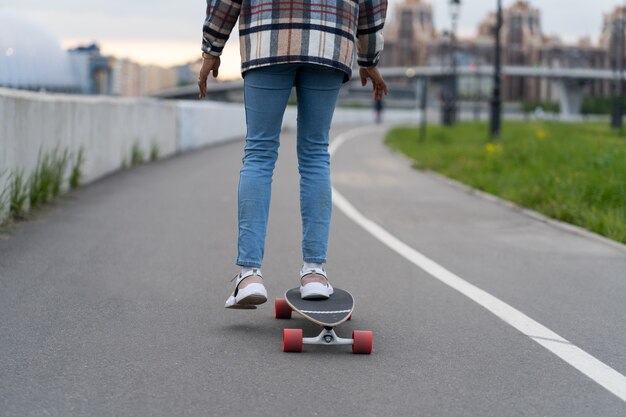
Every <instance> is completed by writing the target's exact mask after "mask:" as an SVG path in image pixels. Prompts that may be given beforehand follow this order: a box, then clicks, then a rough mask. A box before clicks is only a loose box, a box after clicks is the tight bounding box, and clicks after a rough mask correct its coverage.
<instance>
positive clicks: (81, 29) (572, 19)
mask: <svg viewBox="0 0 626 417" xmlns="http://www.w3.org/2000/svg"><path fill="white" fill-rule="evenodd" d="M402 1H403V0H389V5H390V6H389V13H388V19H389V20H391V19H393V9H394V5H395V4H396V3H399V2H402ZM513 2H514V0H503V4H504V6H507V5H510V4H512V3H513ZM430 3H431V4H432V5H433V7H434V11H435V25H436V27H437V29H438V30H441V29H445V28H448V27H449V25H450V17H449V14H448V13H449V11H448V6H447V4H448V0H430ZM620 3H621V1H616V0H593V1H589V0H531V4H532V5H533V6H535V7H537V6H538V7H539V8H540V9H541V11H542V25H543V30H544V32H545V33H546V34H548V35H551V34H558V35H560V36H561V37H562V39H563V40H565V41H567V42H573V41H575V40H577V39H578V38H579V37H581V36H586V35H587V36H590V37H591V38H592V40H594V41H596V40H597V38H598V35H599V32H600V28H601V24H602V16H603V14H604V13H608V12H610V11H611V10H612V9H613V8H614V7H615V6H617V5H618V4H620ZM495 5H496V0H462V6H461V14H460V18H459V34H460V36H462V37H466V36H471V35H472V34H473V33H475V31H476V28H477V24H478V22H479V21H480V20H482V19H483V17H484V16H485V15H486V14H487V13H488V12H489V11H492V10H493V9H494V8H495ZM205 7H206V1H205V0H176V1H175V0H131V1H128V0H55V1H50V0H0V10H10V11H12V12H17V13H19V14H21V15H23V16H25V17H28V18H30V19H32V20H34V21H36V22H38V23H40V24H41V25H43V26H44V27H45V28H46V29H47V30H48V31H49V32H51V33H52V34H54V35H55V36H56V37H57V38H59V39H60V41H61V43H62V45H63V46H64V47H72V46H75V45H77V44H79V43H85V42H91V41H98V42H99V43H100V45H101V47H102V50H103V52H104V53H105V54H110V55H115V56H118V57H129V58H131V59H133V60H135V61H138V62H140V63H143V64H157V65H163V66H168V65H175V64H180V63H184V62H187V61H190V60H192V59H195V58H197V57H198V55H199V54H200V41H201V38H202V22H203V20H204V14H205ZM383 53H384V52H383ZM238 68H239V45H238V41H237V35H236V33H235V34H234V36H231V39H230V40H229V42H228V44H227V47H226V48H225V51H224V55H223V57H222V71H221V72H222V73H223V74H224V75H230V76H233V75H236V74H237V73H238V71H239V69H238Z"/></svg>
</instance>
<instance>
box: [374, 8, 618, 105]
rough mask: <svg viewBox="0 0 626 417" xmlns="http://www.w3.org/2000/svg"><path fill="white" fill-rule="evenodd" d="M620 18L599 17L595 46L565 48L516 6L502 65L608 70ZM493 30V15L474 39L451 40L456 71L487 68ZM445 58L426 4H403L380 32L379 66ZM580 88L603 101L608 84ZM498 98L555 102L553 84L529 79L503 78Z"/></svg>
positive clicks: (506, 21) (442, 37)
mask: <svg viewBox="0 0 626 417" xmlns="http://www.w3.org/2000/svg"><path fill="white" fill-rule="evenodd" d="M625 15H626V10H622V8H621V7H617V8H616V9H615V10H614V11H613V12H612V13H609V14H606V15H605V16H604V26H603V29H602V33H601V36H600V42H599V45H593V44H592V43H591V41H590V40H589V39H588V38H583V39H581V40H580V41H579V42H577V43H575V44H565V43H564V42H562V40H561V39H560V38H559V37H558V36H547V35H546V34H545V32H544V30H543V25H542V21H541V11H540V10H539V8H537V7H533V6H532V5H531V3H530V2H529V1H525V0H517V1H515V2H514V3H513V4H511V5H510V6H509V7H506V8H504V10H503V22H502V29H501V36H502V62H503V64H504V65H510V66H537V67H578V68H581V67H582V68H605V69H608V68H613V67H615V65H616V62H617V59H618V58H617V57H618V56H619V54H618V51H619V49H618V45H619V41H620V39H619V36H618V35H619V31H620V29H623V28H624V26H626V22H625V21H624V16H625ZM495 26H496V15H495V12H491V13H489V14H487V15H486V16H485V18H484V19H483V20H482V21H481V22H480V23H479V25H478V27H477V32H476V35H475V36H473V37H471V38H463V39H457V46H456V49H455V50H456V57H457V59H456V60H457V62H458V63H459V65H492V64H493V62H494V30H495ZM450 53H451V49H450V36H446V33H445V32H437V31H436V29H435V26H434V23H433V20H432V6H431V5H430V4H429V3H428V2H426V1H425V0H405V2H404V3H401V4H398V5H396V9H395V13H394V15H393V17H392V18H391V19H390V20H389V22H388V24H387V27H386V28H385V52H384V53H383V57H382V61H381V64H382V65H385V66H412V65H444V66H445V65H447V64H446V63H448V62H449V61H450V58H449V55H450ZM625 60H626V58H625ZM462 81H463V80H461V82H462ZM586 88H587V94H589V95H608V94H609V92H610V83H609V82H607V81H589V82H588V83H587V87H586ZM502 94H503V98H504V99H505V100H548V101H556V100H558V89H557V86H556V81H553V80H548V79H538V78H535V77H506V76H505V77H504V78H503V86H502Z"/></svg>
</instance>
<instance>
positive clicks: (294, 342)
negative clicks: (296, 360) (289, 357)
mask: <svg viewBox="0 0 626 417" xmlns="http://www.w3.org/2000/svg"><path fill="white" fill-rule="evenodd" d="M283 352H302V329H284V330H283Z"/></svg>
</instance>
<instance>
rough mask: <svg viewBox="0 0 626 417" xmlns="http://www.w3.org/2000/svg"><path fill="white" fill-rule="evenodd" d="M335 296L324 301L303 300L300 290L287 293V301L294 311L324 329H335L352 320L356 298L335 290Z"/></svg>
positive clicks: (295, 289) (294, 289)
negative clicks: (349, 319)
mask: <svg viewBox="0 0 626 417" xmlns="http://www.w3.org/2000/svg"><path fill="white" fill-rule="evenodd" d="M333 290H334V292H333V295H331V296H330V298H328V299H326V300H324V299H322V300H303V299H302V298H301V297H300V288H292V289H290V290H289V291H287V292H286V293H285V300H287V304H289V307H291V308H292V310H293V311H295V312H296V313H299V314H300V315H301V316H303V317H304V318H306V319H308V320H310V321H312V322H314V323H317V324H319V325H320V326H323V327H335V326H338V325H340V324H341V323H343V322H344V321H346V320H348V318H350V315H351V314H352V312H353V311H354V298H353V297H352V295H351V294H350V293H349V292H348V291H345V290H342V289H339V288H334V289H333Z"/></svg>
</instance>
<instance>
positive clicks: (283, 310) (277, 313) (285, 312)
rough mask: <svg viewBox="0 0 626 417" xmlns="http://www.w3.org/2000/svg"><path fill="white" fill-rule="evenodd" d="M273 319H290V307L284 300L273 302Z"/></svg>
mask: <svg viewBox="0 0 626 417" xmlns="http://www.w3.org/2000/svg"><path fill="white" fill-rule="evenodd" d="M274 317H276V318H277V319H290V318H291V307H289V304H287V301H286V300H285V299H284V298H277V299H276V300H274Z"/></svg>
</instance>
